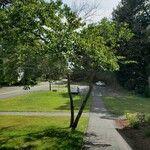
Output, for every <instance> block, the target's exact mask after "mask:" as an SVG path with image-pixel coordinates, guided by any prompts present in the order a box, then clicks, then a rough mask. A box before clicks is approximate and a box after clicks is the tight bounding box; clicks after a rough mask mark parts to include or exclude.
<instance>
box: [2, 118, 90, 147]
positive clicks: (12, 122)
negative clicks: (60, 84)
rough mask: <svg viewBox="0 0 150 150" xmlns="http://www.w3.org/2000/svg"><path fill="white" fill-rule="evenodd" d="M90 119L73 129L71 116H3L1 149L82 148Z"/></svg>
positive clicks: (82, 120) (84, 120)
mask: <svg viewBox="0 0 150 150" xmlns="http://www.w3.org/2000/svg"><path fill="white" fill-rule="evenodd" d="M87 121H88V119H87V118H81V120H80V122H79V126H78V128H77V130H75V131H71V130H70V129H69V128H68V123H69V117H58V116H57V117H31V116H30V117H27V116H0V149H10V150H18V149H22V150H30V149H32V150H34V149H35V150H46V149H51V150H79V149H81V145H82V142H83V136H84V131H85V129H86V127H87Z"/></svg>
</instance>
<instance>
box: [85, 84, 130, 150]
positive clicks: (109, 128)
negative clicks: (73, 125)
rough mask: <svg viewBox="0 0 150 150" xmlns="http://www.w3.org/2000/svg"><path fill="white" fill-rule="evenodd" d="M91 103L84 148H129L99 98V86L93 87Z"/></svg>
mask: <svg viewBox="0 0 150 150" xmlns="http://www.w3.org/2000/svg"><path fill="white" fill-rule="evenodd" d="M92 97H93V103H92V108H91V113H90V118H89V125H88V129H87V133H86V137H85V144H84V146H83V149H85V150H131V147H130V146H129V145H128V144H127V143H126V141H125V140H124V139H123V138H122V136H121V135H120V134H119V133H118V132H117V130H116V129H115V128H116V127H115V123H114V120H113V117H111V115H109V114H108V112H107V111H106V109H105V107H104V104H103V102H102V100H101V94H100V88H99V87H97V86H96V87H94V89H93V93H92Z"/></svg>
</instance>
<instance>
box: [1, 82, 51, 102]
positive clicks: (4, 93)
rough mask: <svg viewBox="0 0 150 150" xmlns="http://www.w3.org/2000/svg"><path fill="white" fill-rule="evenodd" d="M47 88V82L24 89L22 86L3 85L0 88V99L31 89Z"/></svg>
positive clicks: (40, 89) (41, 89) (27, 91)
mask: <svg viewBox="0 0 150 150" xmlns="http://www.w3.org/2000/svg"><path fill="white" fill-rule="evenodd" d="M48 89H49V84H48V82H41V83H39V84H38V85H35V86H33V87H31V88H30V90H24V89H23V86H10V87H3V88H0V100H4V99H5V98H9V97H13V96H18V95H23V94H26V93H30V92H33V91H43V90H48Z"/></svg>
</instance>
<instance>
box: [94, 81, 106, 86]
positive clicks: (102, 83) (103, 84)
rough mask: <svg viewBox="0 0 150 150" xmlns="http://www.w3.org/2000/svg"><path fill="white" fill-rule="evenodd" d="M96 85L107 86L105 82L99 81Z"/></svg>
mask: <svg viewBox="0 0 150 150" xmlns="http://www.w3.org/2000/svg"><path fill="white" fill-rule="evenodd" d="M95 84H96V85H98V86H105V85H106V84H105V83H104V82H103V81H98V82H96V83H95Z"/></svg>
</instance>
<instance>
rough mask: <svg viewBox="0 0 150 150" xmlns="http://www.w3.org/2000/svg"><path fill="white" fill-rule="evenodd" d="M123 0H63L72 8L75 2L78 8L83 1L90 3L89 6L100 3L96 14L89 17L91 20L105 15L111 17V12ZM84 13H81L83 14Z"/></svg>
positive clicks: (93, 20) (94, 20)
mask: <svg viewBox="0 0 150 150" xmlns="http://www.w3.org/2000/svg"><path fill="white" fill-rule="evenodd" d="M120 1H121V0H63V2H64V3H66V4H68V5H69V6H70V7H71V8H72V9H74V3H75V5H76V6H77V8H80V7H81V6H82V5H83V3H86V4H88V7H92V6H95V5H97V4H99V7H98V8H97V9H96V13H94V14H95V15H93V16H92V17H90V18H89V20H88V21H90V22H97V21H100V20H101V19H102V18H103V17H107V18H109V19H111V17H112V16H111V13H112V11H113V8H115V7H116V6H117V5H118V4H119V2H120ZM82 15H83V14H81V16H82Z"/></svg>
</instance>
